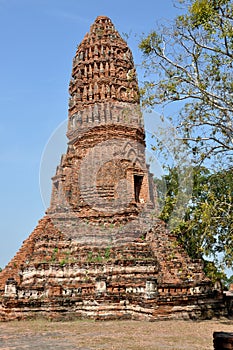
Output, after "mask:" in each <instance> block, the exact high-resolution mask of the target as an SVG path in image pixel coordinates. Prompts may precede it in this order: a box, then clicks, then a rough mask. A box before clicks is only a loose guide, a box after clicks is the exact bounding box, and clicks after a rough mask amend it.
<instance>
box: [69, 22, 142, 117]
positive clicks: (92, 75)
mask: <svg viewBox="0 0 233 350" xmlns="http://www.w3.org/2000/svg"><path fill="white" fill-rule="evenodd" d="M69 92H70V96H71V97H70V102H69V119H70V120H71V119H72V120H73V119H74V118H73V116H76V115H77V113H79V112H80V111H83V110H87V108H89V107H91V106H93V105H94V104H96V103H98V104H100V103H102V102H104V103H106V102H107V103H117V102H124V103H130V104H131V105H132V104H133V105H135V104H137V105H138V103H139V94H138V83H137V78H136V73H135V68H134V63H133V57H132V53H131V51H130V49H129V47H128V45H127V44H126V42H125V41H124V40H123V39H122V38H121V36H120V34H119V33H118V31H117V30H116V29H115V27H114V25H113V23H112V21H111V20H110V19H109V18H108V17H105V16H99V17H97V18H96V20H95V22H94V24H93V25H92V26H91V28H90V32H89V33H87V34H86V35H85V37H84V39H83V41H82V42H81V44H80V45H79V46H78V49H77V52H76V55H75V57H74V60H73V69H72V78H71V81H70V87H69Z"/></svg>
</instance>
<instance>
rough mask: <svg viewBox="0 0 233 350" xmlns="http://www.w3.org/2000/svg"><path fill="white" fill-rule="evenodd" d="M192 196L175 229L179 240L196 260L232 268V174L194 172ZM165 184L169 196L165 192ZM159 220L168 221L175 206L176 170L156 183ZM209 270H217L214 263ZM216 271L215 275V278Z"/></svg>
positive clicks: (177, 176) (199, 170)
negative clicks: (159, 208) (208, 261)
mask: <svg viewBox="0 0 233 350" xmlns="http://www.w3.org/2000/svg"><path fill="white" fill-rule="evenodd" d="M193 177H194V180H193V194H192V198H191V199H190V201H189V203H188V205H187V208H186V211H185V212H184V215H183V218H182V219H181V220H180V221H179V223H178V225H177V226H176V228H175V229H174V233H175V234H176V236H177V239H178V241H179V242H180V243H181V244H182V246H183V247H184V248H185V250H186V251H187V252H188V254H189V255H190V256H191V257H192V258H194V259H196V258H198V259H199V258H203V259H207V260H208V259H209V260H212V261H213V262H214V263H215V264H216V266H218V268H219V269H220V270H221V269H222V268H224V267H232V266H233V172H232V170H223V171H221V172H219V173H211V172H210V171H209V170H208V169H207V168H205V167H195V168H194V169H193ZM164 182H165V183H166V193H164V190H163V188H164ZM155 183H156V187H157V193H158V200H159V201H160V203H162V205H163V208H162V211H161V214H160V218H161V219H162V220H164V221H165V222H168V220H169V218H170V216H171V214H172V211H173V210H174V207H175V206H176V199H177V193H178V188H179V173H178V169H177V168H171V169H170V172H169V173H168V174H167V175H164V177H163V178H162V179H156V180H155ZM206 267H207V270H209V271H212V273H213V272H214V271H215V270H214V268H213V267H211V264H209V265H208V264H206ZM216 273H217V272H216V271H215V273H213V274H214V275H215V276H216Z"/></svg>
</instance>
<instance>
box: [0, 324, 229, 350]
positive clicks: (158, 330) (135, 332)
mask: <svg viewBox="0 0 233 350" xmlns="http://www.w3.org/2000/svg"><path fill="white" fill-rule="evenodd" d="M232 330H233V321H229V320H218V321H214V320H212V321H201V322H197V321H195V322H194V321H157V322H152V323H150V322H143V321H107V322H95V321H78V320H77V321H72V322H49V321H45V320H33V321H20V322H9V323H1V324H0V349H1V350H13V349H14V350H16V349H17V350H19V349H38V350H49V349H58V350H63V349H78V350H145V349H146V350H157V349H159V350H160V349H163V350H164V349H165V350H180V349H185V350H189V349H190V350H191V349H192V350H207V349H208V350H209V349H213V345H212V344H213V332H214V331H226V332H230V331H231V332H232Z"/></svg>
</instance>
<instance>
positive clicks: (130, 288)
mask: <svg viewBox="0 0 233 350" xmlns="http://www.w3.org/2000/svg"><path fill="white" fill-rule="evenodd" d="M69 92H70V100H69V116H68V130H67V137H68V148H67V153H66V154H65V155H63V156H62V157H61V162H60V164H59V166H58V167H57V170H56V174H55V176H54V177H53V179H52V181H53V185H52V186H53V187H52V195H51V203H50V207H49V208H48V210H47V212H46V215H45V216H44V217H43V218H42V219H41V220H40V221H39V224H38V226H37V227H36V229H35V230H34V231H33V232H32V233H31V235H30V236H29V238H28V239H26V240H25V241H24V242H23V245H22V247H21V249H20V250H19V251H18V253H17V254H16V255H15V257H14V258H13V259H12V260H11V261H10V262H9V264H8V265H7V266H6V267H5V269H4V270H3V271H2V272H1V273H0V320H10V319H22V318H27V317H35V316H36V315H40V316H44V317H49V318H63V319H66V318H69V319H70V318H71V317H74V318H76V317H91V318H95V319H112V318H115V319H120V318H132V319H148V320H156V319H159V318H163V319H164V318H206V317H208V318H209V317H212V316H216V315H224V314H225V312H226V308H225V305H224V303H223V296H222V291H221V288H217V287H216V286H215V287H214V286H213V285H212V283H211V282H210V281H209V280H208V279H207V278H206V276H205V274H204V272H203V266H202V262H201V261H199V260H195V261H193V260H192V259H190V257H189V256H188V255H187V253H186V252H185V251H184V250H183V249H182V247H180V246H179V244H178V243H177V241H176V238H175V237H174V236H173V235H172V234H171V233H170V232H169V231H168V230H167V229H166V226H165V224H164V223H163V222H162V221H161V220H159V219H158V218H157V217H156V196H155V195H154V193H155V190H154V186H153V177H152V175H151V174H150V171H149V166H148V165H147V164H146V159H145V131H144V127H143V117H142V113H141V110H140V101H139V89H138V83H137V78H136V72H135V67H134V63H133V58H132V53H131V51H130V49H129V48H128V46H127V44H126V42H125V41H124V40H123V39H122V38H121V36H120V35H119V33H118V32H117V31H116V30H115V28H114V25H113V24H112V22H111V20H110V19H109V18H108V17H104V16H100V17H97V19H96V20H95V22H94V24H93V25H92V26H91V29H90V32H89V33H88V34H86V35H85V37H84V39H83V41H82V42H81V44H80V45H79V46H78V49H77V52H76V55H75V57H74V60H73V69H72V78H71V81H70V86H69Z"/></svg>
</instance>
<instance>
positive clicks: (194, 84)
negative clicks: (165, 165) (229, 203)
mask: <svg viewBox="0 0 233 350" xmlns="http://www.w3.org/2000/svg"><path fill="white" fill-rule="evenodd" d="M182 4H183V6H184V10H185V13H184V14H182V15H180V16H178V17H177V18H176V19H175V20H174V22H173V23H171V24H170V25H164V24H160V25H159V27H158V28H157V29H156V30H153V31H151V33H150V34H148V35H147V36H145V37H144V38H143V39H142V40H141V43H140V45H139V47H140V49H141V50H142V52H143V54H144V62H143V67H144V69H145V81H144V86H143V87H142V88H141V96H142V103H143V105H144V106H149V107H153V106H155V105H160V106H162V107H163V113H164V116H166V113H167V116H170V110H169V109H167V105H168V104H169V103H171V104H174V102H176V103H177V102H179V103H178V106H179V110H178V112H177V114H175V113H174V115H172V117H171V118H172V121H173V124H174V125H175V126H176V127H177V128H178V130H179V133H180V135H181V138H182V139H183V140H184V142H185V143H186V145H188V146H189V147H190V151H191V152H192V157H193V160H194V161H196V162H198V164H204V165H206V164H208V166H209V165H210V159H211V160H212V163H211V165H212V166H215V167H218V168H219V169H221V168H222V167H225V168H227V167H228V166H229V164H230V163H231V162H232V161H233V142H232V141H233V138H232V135H233V116H232V114H233V83H232V82H233V64H232V60H233V40H232V39H233V3H232V1H231V0H184V1H182ZM167 110H168V112H166V111H167ZM176 110H177V104H176ZM168 113H169V114H168ZM203 162H206V163H203Z"/></svg>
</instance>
